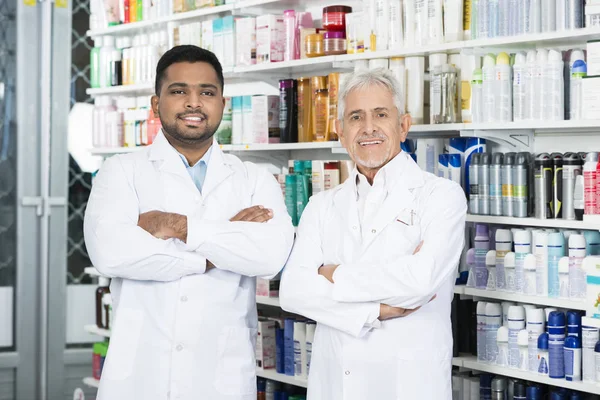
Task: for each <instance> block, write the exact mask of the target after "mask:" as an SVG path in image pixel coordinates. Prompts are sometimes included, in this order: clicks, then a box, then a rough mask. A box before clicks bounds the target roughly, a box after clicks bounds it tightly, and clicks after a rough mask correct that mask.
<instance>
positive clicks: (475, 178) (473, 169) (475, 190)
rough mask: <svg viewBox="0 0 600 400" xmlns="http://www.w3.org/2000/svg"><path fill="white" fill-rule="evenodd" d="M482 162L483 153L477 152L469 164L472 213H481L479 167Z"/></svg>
mask: <svg viewBox="0 0 600 400" xmlns="http://www.w3.org/2000/svg"><path fill="white" fill-rule="evenodd" d="M480 164H481V153H475V154H473V156H472V157H471V165H469V211H470V212H471V214H474V215H477V214H480V208H479V205H480V203H479V169H480Z"/></svg>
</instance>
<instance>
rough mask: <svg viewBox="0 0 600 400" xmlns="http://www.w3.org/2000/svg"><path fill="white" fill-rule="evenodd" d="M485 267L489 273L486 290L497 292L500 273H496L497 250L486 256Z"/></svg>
mask: <svg viewBox="0 0 600 400" xmlns="http://www.w3.org/2000/svg"><path fill="white" fill-rule="evenodd" d="M485 266H486V268H487V271H488V274H487V276H488V280H487V285H486V287H485V288H486V290H496V281H497V279H498V278H497V276H498V273H497V272H496V250H490V251H488V252H487V254H486V256H485Z"/></svg>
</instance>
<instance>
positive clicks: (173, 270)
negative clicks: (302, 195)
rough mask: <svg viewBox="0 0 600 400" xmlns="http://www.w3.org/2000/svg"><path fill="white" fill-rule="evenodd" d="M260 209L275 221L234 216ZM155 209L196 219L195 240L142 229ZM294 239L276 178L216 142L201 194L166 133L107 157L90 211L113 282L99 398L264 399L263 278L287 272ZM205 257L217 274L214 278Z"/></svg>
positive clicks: (191, 234)
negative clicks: (259, 361)
mask: <svg viewBox="0 0 600 400" xmlns="http://www.w3.org/2000/svg"><path fill="white" fill-rule="evenodd" d="M253 205H263V206H265V207H268V208H271V209H273V212H274V218H273V219H272V220H270V221H269V222H267V223H251V222H229V219H230V218H231V217H233V216H234V215H235V214H237V213H238V212H239V211H241V210H242V209H244V208H247V207H250V206H253ZM150 210H161V211H167V212H174V213H179V214H183V215H187V216H188V237H187V243H183V242H181V241H179V240H176V239H171V240H161V239H157V238H155V237H153V236H152V235H151V234H149V233H147V232H146V231H144V230H143V229H141V228H139V227H138V226H137V222H138V216H139V214H140V213H144V212H147V211H150ZM293 237H294V228H293V226H292V224H291V220H290V217H289V215H288V213H287V210H286V207H285V204H284V201H283V196H282V194H281V189H280V186H279V185H278V183H277V181H276V180H275V179H274V177H273V176H272V175H270V174H269V173H268V172H267V171H265V170H263V169H260V168H259V167H257V166H255V165H253V164H251V163H243V162H242V161H240V160H239V159H238V158H237V157H235V156H232V155H226V154H223V152H222V151H221V150H220V149H219V147H218V145H217V144H216V142H214V144H213V149H212V154H211V157H210V160H209V162H208V170H207V175H206V180H205V182H204V186H203V188H202V194H200V192H199V191H198V190H197V189H196V186H195V185H194V183H193V182H192V179H191V178H190V176H189V174H188V172H187V171H186V168H185V166H184V164H183V162H182V160H181V158H180V157H179V155H178V154H177V152H176V151H175V150H174V149H173V147H171V146H170V144H169V143H168V141H167V140H166V139H165V137H164V136H163V135H162V133H161V134H160V135H159V136H158V137H157V138H156V141H155V142H154V144H152V145H151V146H149V147H148V148H146V149H144V150H141V151H139V152H136V153H133V154H128V155H120V156H114V157H112V158H110V159H108V160H107V161H106V162H105V163H104V165H103V167H102V169H101V170H100V172H99V174H98V176H97V178H96V179H95V181H94V185H93V189H92V194H91V197H90V200H89V203H88V206H87V211H86V215H85V239H86V245H87V249H88V252H89V255H90V258H91V260H92V262H93V264H94V265H95V266H96V268H97V269H98V270H99V271H100V272H101V273H102V274H105V275H107V276H109V277H113V278H114V279H113V280H112V284H111V291H112V295H113V299H114V305H115V307H114V308H115V320H114V327H113V330H112V337H111V340H110V346H109V351H108V356H107V358H106V361H105V364H104V370H103V374H102V379H101V382H100V389H99V392H98V399H99V400H130V399H140V400H142V399H143V400H166V399H181V400H198V399H206V400H255V399H256V377H255V356H254V346H255V340H256V327H257V314H256V303H255V300H256V298H255V286H256V283H255V279H254V277H256V276H272V275H275V274H277V273H278V271H279V270H280V269H281V268H282V266H283V265H284V264H285V261H286V260H287V257H288V255H289V251H290V249H291V247H292V243H293ZM207 259H208V260H210V261H211V262H212V263H213V264H215V265H216V267H217V269H214V270H211V271H209V272H207V273H205V268H206V260H207Z"/></svg>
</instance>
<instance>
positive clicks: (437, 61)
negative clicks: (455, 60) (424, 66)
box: [429, 53, 448, 71]
mask: <svg viewBox="0 0 600 400" xmlns="http://www.w3.org/2000/svg"><path fill="white" fill-rule="evenodd" d="M447 63H448V54H446V53H435V54H431V55H430V56H429V70H430V71H432V70H433V69H434V68H435V67H440V68H441V67H442V65H444V64H447Z"/></svg>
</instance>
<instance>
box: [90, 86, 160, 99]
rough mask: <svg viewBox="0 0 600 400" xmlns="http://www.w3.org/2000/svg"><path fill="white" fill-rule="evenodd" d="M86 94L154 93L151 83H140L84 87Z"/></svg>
mask: <svg viewBox="0 0 600 400" xmlns="http://www.w3.org/2000/svg"><path fill="white" fill-rule="evenodd" d="M85 92H86V93H87V95H88V96H92V97H94V96H136V95H139V96H142V95H150V94H153V93H154V85H153V84H152V83H142V84H139V85H123V86H111V87H106V88H96V89H92V88H89V89H86V91H85Z"/></svg>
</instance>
